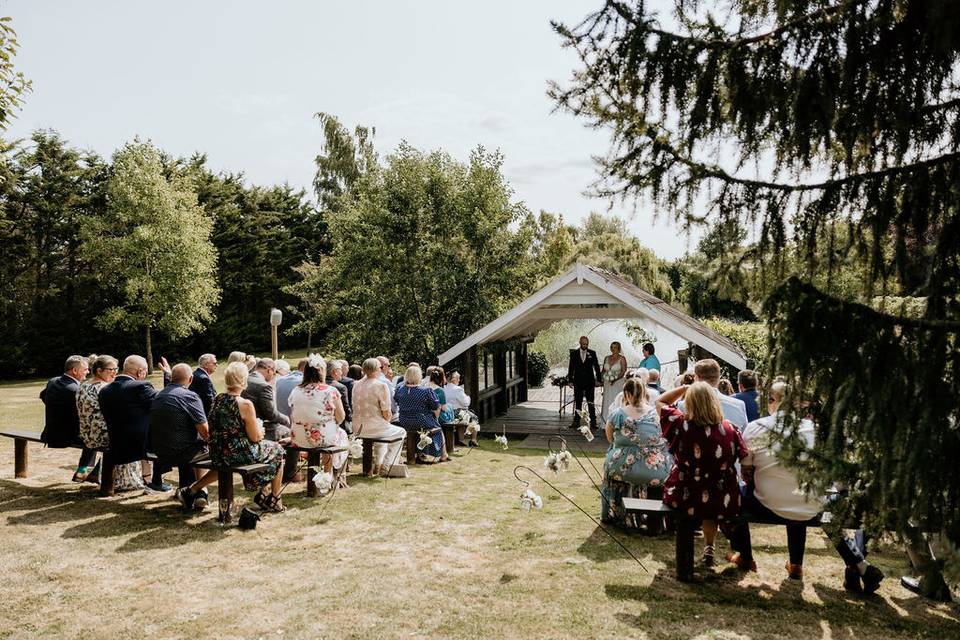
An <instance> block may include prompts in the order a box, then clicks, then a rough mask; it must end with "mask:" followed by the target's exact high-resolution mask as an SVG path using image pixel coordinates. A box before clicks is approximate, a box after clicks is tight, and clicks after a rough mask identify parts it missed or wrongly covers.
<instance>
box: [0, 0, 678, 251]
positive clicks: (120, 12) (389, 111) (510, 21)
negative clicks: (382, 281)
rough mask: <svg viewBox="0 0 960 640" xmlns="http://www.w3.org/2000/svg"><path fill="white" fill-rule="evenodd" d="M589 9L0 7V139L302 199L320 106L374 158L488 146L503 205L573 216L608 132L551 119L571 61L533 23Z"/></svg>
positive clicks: (646, 221)
mask: <svg viewBox="0 0 960 640" xmlns="http://www.w3.org/2000/svg"><path fill="white" fill-rule="evenodd" d="M600 4H601V0H591V1H585V0H563V2H555V1H549V0H523V1H522V2H517V1H514V2H507V1H503V0H491V1H488V2H484V3H477V2H457V1H452V0H446V1H440V0H422V1H414V0H389V1H388V0H383V1H379V2H374V1H369V0H363V1H361V0H350V1H343V2H323V1H320V0H311V1H307V0H303V1H296V2H295V1H276V2H252V1H246V0H244V1H230V2H227V1H226V0H221V1H216V2H215V1H205V2H163V3H160V2H150V3H148V2H129V1H116V2H106V1H97V0H86V1H84V2H80V1H69V2H68V1H57V2H54V1H52V0H50V1H47V0H0V11H2V13H3V14H4V15H10V16H12V18H13V26H14V28H15V29H16V31H17V33H18V36H19V40H20V44H21V49H20V53H19V55H18V56H17V59H16V65H17V67H18V69H20V70H22V71H23V72H24V73H26V74H27V76H28V77H29V78H30V79H31V80H32V81H33V92H32V93H31V94H29V95H28V96H27V98H26V103H25V106H24V108H23V110H22V112H21V113H20V114H19V116H18V117H17V119H16V120H15V121H14V123H13V125H12V127H11V130H10V133H9V135H10V136H12V137H25V136H27V135H29V133H30V132H31V131H33V130H34V129H37V128H54V129H57V130H58V131H59V132H60V133H61V134H62V135H63V136H64V137H65V138H66V139H67V140H69V141H70V142H71V143H72V144H75V145H78V146H81V147H84V148H88V149H92V150H94V151H97V152H98V153H100V154H102V155H104V156H109V155H110V154H111V153H112V152H113V151H114V150H115V149H116V148H117V147H119V146H120V145H122V144H123V143H124V142H125V141H128V140H130V139H132V138H133V137H134V136H138V135H139V136H140V137H141V138H149V139H151V140H152V141H153V142H154V143H155V144H157V145H158V146H160V147H162V148H163V149H164V150H166V151H167V152H169V153H171V154H174V155H189V154H191V153H192V152H194V151H202V152H205V153H207V155H208V157H209V161H210V166H212V167H213V168H215V169H224V170H230V171H242V172H244V173H245V175H246V176H247V178H248V179H249V180H250V181H251V182H254V183H259V184H273V183H282V182H289V183H290V184H293V185H296V186H302V187H305V188H307V189H308V191H309V189H310V183H311V180H312V177H313V173H314V165H313V158H314V156H315V155H316V154H317V153H318V152H319V150H320V147H321V143H322V136H321V133H320V128H319V126H318V123H317V121H316V119H314V118H313V114H314V113H316V112H318V111H325V112H328V113H331V114H334V115H336V116H337V117H338V118H340V119H341V121H343V122H344V124H346V125H347V126H349V127H351V128H352V127H353V126H355V125H357V124H363V125H369V126H374V127H376V130H377V135H376V145H377V148H378V150H379V151H380V152H381V153H387V152H389V151H390V150H392V149H394V148H395V147H396V145H397V144H398V142H399V141H400V140H402V139H406V140H408V141H409V142H410V143H412V144H413V145H415V146H416V147H418V148H421V149H428V150H429V149H436V148H440V149H443V150H445V151H447V152H449V153H451V154H452V155H453V156H455V157H457V158H460V159H465V158H466V157H467V154H468V153H469V151H470V150H471V149H472V148H474V147H475V146H476V145H478V144H482V145H484V146H485V147H487V148H488V149H499V150H500V151H501V152H502V153H503V154H504V156H505V173H506V176H507V179H508V180H509V181H510V183H511V184H512V186H513V188H514V190H515V192H516V197H517V198H518V199H520V200H523V201H524V202H525V203H526V205H527V206H528V207H529V208H530V209H531V210H533V211H539V210H540V209H546V210H548V211H551V212H555V213H562V214H564V216H565V218H566V219H567V220H568V221H578V220H580V219H582V218H583V217H584V216H585V215H587V214H588V213H589V212H590V211H606V210H607V207H608V205H609V203H608V202H606V201H604V200H597V199H591V198H588V197H586V196H584V195H583V191H584V190H585V189H587V187H588V185H589V184H590V183H591V182H592V181H593V180H594V179H595V178H596V172H595V169H594V167H593V165H592V162H591V160H590V157H591V155H592V154H599V153H602V152H604V151H605V149H606V147H607V142H608V137H607V133H606V132H603V131H592V130H589V129H586V128H585V127H584V126H583V122H582V121H578V120H575V119H574V118H572V117H571V116H569V115H566V114H561V113H551V109H552V107H553V104H552V103H551V101H550V100H549V99H548V98H547V96H546V87H547V81H548V80H550V79H557V80H564V79H566V78H568V77H569V75H570V72H571V71H572V69H573V68H574V67H575V65H576V60H575V58H574V56H573V54H572V53H571V52H569V51H565V50H563V49H561V48H560V41H559V38H558V37H557V36H556V35H555V34H554V33H553V31H552V30H551V28H550V22H549V21H550V20H551V19H559V20H563V21H566V22H568V23H574V22H577V21H578V20H579V19H582V18H583V17H584V16H585V15H586V14H587V13H588V12H590V11H591V10H593V9H595V8H596V7H598V6H600ZM651 4H652V3H651ZM613 212H614V213H616V214H617V215H621V216H624V217H626V218H627V219H629V220H630V225H631V229H632V230H633V231H634V233H635V234H636V235H638V236H639V237H640V238H641V240H642V241H643V242H644V244H646V245H647V246H649V247H650V248H651V249H653V250H654V251H655V252H656V253H657V254H659V255H660V256H662V257H666V258H673V257H676V256H678V255H680V254H682V253H683V252H684V251H685V250H686V248H687V246H688V244H689V243H688V241H687V239H686V238H684V237H682V236H681V235H680V232H679V231H678V230H677V229H676V228H675V227H672V226H668V224H667V223H666V222H660V223H659V225H657V226H654V225H653V224H652V222H651V215H652V213H653V212H652V211H650V210H649V209H648V208H645V209H644V210H643V211H641V213H639V214H638V215H637V216H635V217H631V215H630V207H629V206H619V205H618V206H616V207H614V209H613Z"/></svg>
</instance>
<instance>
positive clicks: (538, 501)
mask: <svg viewBox="0 0 960 640" xmlns="http://www.w3.org/2000/svg"><path fill="white" fill-rule="evenodd" d="M531 508H533V509H542V508H543V499H542V498H541V497H540V496H538V495H537V494H536V493H534V492H533V489H526V490H525V491H524V492H523V493H521V494H520V510H521V511H530V509H531Z"/></svg>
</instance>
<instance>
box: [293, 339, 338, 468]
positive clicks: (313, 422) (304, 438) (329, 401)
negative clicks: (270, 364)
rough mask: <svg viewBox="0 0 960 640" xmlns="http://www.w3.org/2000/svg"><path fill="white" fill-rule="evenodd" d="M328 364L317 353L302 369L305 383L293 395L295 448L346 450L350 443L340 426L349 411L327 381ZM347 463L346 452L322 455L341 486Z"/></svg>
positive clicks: (311, 356) (324, 464)
mask: <svg viewBox="0 0 960 640" xmlns="http://www.w3.org/2000/svg"><path fill="white" fill-rule="evenodd" d="M326 377H327V363H326V361H324V359H323V358H321V357H320V356H318V355H317V354H315V353H314V354H310V357H309V358H308V359H307V365H306V366H305V367H304V368H303V380H302V381H301V382H300V385H299V386H297V387H294V389H293V391H291V392H290V397H289V399H288V402H289V403H290V420H291V423H292V428H293V431H292V434H291V437H292V443H293V445H294V446H295V447H299V448H304V449H311V448H315V447H346V446H349V444H350V440H349V438H348V437H347V432H346V431H344V430H343V429H341V428H340V427H339V426H337V425H339V424H340V423H341V422H343V419H344V416H345V415H346V412H345V411H344V410H343V402H342V401H341V398H340V392H339V391H337V390H336V389H335V388H333V387H331V386H330V385H328V384H326V382H324V381H325V380H326ZM346 462H347V452H346V451H344V452H341V453H335V454H333V455H332V456H329V455H324V456H323V467H324V471H326V472H330V471H334V470H337V471H338V472H337V474H336V475H337V476H339V478H340V486H346V478H347V477H346V474H344V473H341V472H339V469H341V468H342V467H343V465H344V464H346Z"/></svg>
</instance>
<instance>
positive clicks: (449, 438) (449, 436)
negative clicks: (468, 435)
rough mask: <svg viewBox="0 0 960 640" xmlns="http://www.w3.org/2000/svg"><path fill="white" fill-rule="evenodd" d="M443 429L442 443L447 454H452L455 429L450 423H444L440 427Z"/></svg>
mask: <svg viewBox="0 0 960 640" xmlns="http://www.w3.org/2000/svg"><path fill="white" fill-rule="evenodd" d="M440 427H441V428H442V429H443V443H444V446H445V447H446V449H447V454H452V453H453V449H454V446H455V444H456V443H455V442H454V441H453V439H454V433H456V428H455V427H454V424H453V423H452V422H445V423H443V424H441V425H440Z"/></svg>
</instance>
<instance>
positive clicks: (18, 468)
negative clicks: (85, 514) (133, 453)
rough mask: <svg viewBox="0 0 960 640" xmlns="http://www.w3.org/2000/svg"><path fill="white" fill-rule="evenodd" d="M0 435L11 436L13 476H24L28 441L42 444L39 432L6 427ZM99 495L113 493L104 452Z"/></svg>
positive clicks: (110, 470)
mask: <svg viewBox="0 0 960 640" xmlns="http://www.w3.org/2000/svg"><path fill="white" fill-rule="evenodd" d="M0 436H5V437H7V438H13V477H14V478H26V477H27V470H28V469H27V467H28V465H29V461H30V457H29V453H28V451H27V443H28V442H37V443H40V444H43V440H41V439H40V434H39V433H37V432H35V431H25V430H21V429H7V430H5V431H0ZM55 448H57V449H61V448H62V449H82V448H83V445H81V444H79V443H78V444H71V445H68V446H66V447H55ZM100 495H101V496H112V495H113V465H111V464H110V463H109V460H108V456H107V455H106V453H104V455H103V456H101V463H100Z"/></svg>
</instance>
